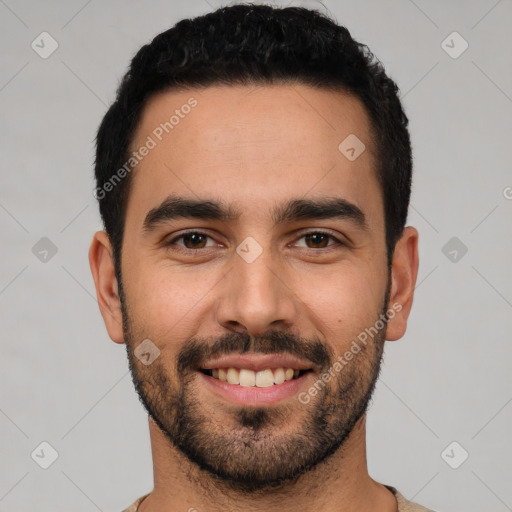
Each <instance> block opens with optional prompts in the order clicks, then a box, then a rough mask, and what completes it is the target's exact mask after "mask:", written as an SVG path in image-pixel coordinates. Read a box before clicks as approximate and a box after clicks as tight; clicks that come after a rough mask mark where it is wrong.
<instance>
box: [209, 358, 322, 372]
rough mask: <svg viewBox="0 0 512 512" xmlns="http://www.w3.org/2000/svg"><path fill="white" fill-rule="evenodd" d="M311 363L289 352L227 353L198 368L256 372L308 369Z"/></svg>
mask: <svg viewBox="0 0 512 512" xmlns="http://www.w3.org/2000/svg"><path fill="white" fill-rule="evenodd" d="M312 367H313V365H312V364H311V363H309V362H307V361H304V360H301V359H298V358H296V357H294V356H292V355H289V354H253V355H249V354H247V355H240V354H234V355H228V356H222V357H219V358H216V359H210V360H209V361H207V362H206V363H205V364H203V365H202V366H201V367H200V368H201V369H202V370H213V369H214V368H246V369H247V370H253V371H255V372H258V371H260V370H266V369H267V368H271V369H274V368H293V369H294V370H309V369H311V368H312Z"/></svg>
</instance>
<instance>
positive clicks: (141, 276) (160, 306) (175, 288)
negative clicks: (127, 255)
mask: <svg viewBox="0 0 512 512" xmlns="http://www.w3.org/2000/svg"><path fill="white" fill-rule="evenodd" d="M217 280H218V279H217ZM215 282H216V280H215V279H214V277H213V276H212V274H211V273H208V274H206V273H201V272H198V271H192V270H190V269H188V270H183V271H180V270H178V269H176V268H171V267H170V266H169V265H167V264H165V263H163V264H156V265H146V266H142V265H141V266H139V267H138V268H137V269H136V270H135V268H134V271H133V272H132V277H131V279H130V286H129V291H128V292H127V297H128V298H129V302H130V308H131V311H132V313H133V316H134V318H135V321H136V322H137V324H138V327H139V328H141V327H142V328H144V329H145V330H146V332H148V333H151V335H153V336H154V337H155V339H158V338H160V337H161V338H163V339H162V341H164V340H165V341H168V340H169V338H170V337H172V339H183V338H184V337H187V336H189V335H190V332H189V329H190V326H191V325H193V326H195V327H196V328H197V325H198V315H201V314H202V304H204V302H205V297H206V296H207V295H208V292H209V290H210V289H211V288H212V287H213V286H214V284H215Z"/></svg>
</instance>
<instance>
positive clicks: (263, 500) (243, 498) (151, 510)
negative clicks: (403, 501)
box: [138, 415, 398, 512]
mask: <svg viewBox="0 0 512 512" xmlns="http://www.w3.org/2000/svg"><path fill="white" fill-rule="evenodd" d="M149 430H150V436H151V448H152V455H153V472H154V484H155V485H154V489H153V491H152V492H151V494H150V495H149V496H148V497H147V498H146V499H145V500H144V501H143V502H142V503H141V505H140V506H139V510H138V512H157V511H163V510H165V511H169V512H172V511H174V510H191V511H192V510H194V509H195V510H196V511H198V512H203V511H206V510H208V511H211V512H217V511H218V512H220V511H225V510H231V509H233V504H236V509H237V510H244V511H247V512H253V511H254V512H256V511H258V512H260V511H263V510H264V511H267V512H288V511H290V512H291V511H295V510H322V511H324V512H339V511H344V512H366V511H368V512H369V511H372V510H380V511H382V512H397V510H398V506H397V501H396V498H395V497H394V496H393V494H392V493H391V492H390V491H389V490H388V489H386V488H385V487H384V486H383V485H381V484H380V483H378V482H376V481H375V480H373V479H372V478H370V476H369V475H368V469H367V461H366V417H365V416H364V415H363V416H362V418H361V419H360V420H359V421H358V423H357V424H356V425H355V427H354V429H353V430H352V432H351V434H350V436H349V437H348V438H347V440H346V441H345V443H344V444H343V446H342V447H341V448H340V449H338V451H337V452H336V453H334V454H333V455H332V456H331V457H330V458H329V459H328V460H326V461H324V462H323V463H321V464H319V465H318V466H316V467H315V468H313V469H311V470H310V471H308V472H307V473H305V474H303V475H301V476H300V477H299V478H298V479H297V480H295V481H293V482H285V483H284V484H282V485H281V486H280V487H276V488H273V489H271V490H270V491H269V490H265V491H263V492H261V493H253V494H246V493H240V492H237V491H235V490H233V489H231V488H229V487H228V486H226V485H225V483H224V482H222V481H221V480H219V479H218V478H217V477H216V476H214V475H211V474H210V473H208V472H206V471H203V470H201V469H200V468H198V467H197V466H196V465H195V464H193V463H192V462H190V461H189V460H188V459H187V458H185V457H184V456H183V454H182V453H181V452H180V451H179V450H177V449H176V448H175V447H174V446H173V445H172V444H171V443H170V442H169V440H168V439H167V438H166V437H165V436H164V434H163V433H162V432H161V430H160V429H159V428H158V426H157V425H156V424H155V423H154V422H153V420H152V419H151V418H150V419H149Z"/></svg>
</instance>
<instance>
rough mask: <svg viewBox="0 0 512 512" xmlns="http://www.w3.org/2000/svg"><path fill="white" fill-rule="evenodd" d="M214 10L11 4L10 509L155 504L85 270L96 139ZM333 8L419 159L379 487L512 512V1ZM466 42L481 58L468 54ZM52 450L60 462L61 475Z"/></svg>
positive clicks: (6, 487)
mask: <svg viewBox="0 0 512 512" xmlns="http://www.w3.org/2000/svg"><path fill="white" fill-rule="evenodd" d="M288 4H290V2H288V1H284V2H280V3H279V5H282V6H284V5H288ZM291 4H293V5H304V6H311V5H314V4H315V2H312V1H309V2H291ZM220 5H221V2H220V1H216V0H208V1H206V0H187V1H186V2H185V1H176V2H170V1H163V0H160V1H153V2H147V3H143V2H141V1H139V2H136V1H124V2H121V1H120V0H119V1H114V0H109V1H102V2H100V1H99V0H92V1H88V2H87V1H84V0H73V1H68V2H64V1H60V2H58V1H46V2H36V1H14V0H5V1H3V0H0V38H1V47H2V54H3V55H2V61H1V78H0V108H1V112H2V118H1V126H0V130H1V140H2V146H1V152H2V153H1V158H0V162H1V168H2V171H1V181H0V228H1V233H2V241H3V243H2V246H1V247H2V248H1V254H2V264H1V268H0V309H1V326H2V330H1V335H2V345H1V347H2V352H1V359H0V371H1V375H2V384H1V400H0V435H1V444H0V446H1V448H0V449H1V453H0V460H1V472H0V510H2V511H7V510H9V511H29V510H30V511H33V510H38V511H41V512H44V511H48V512H49V511H55V510H67V511H76V512H82V511H92V510H101V511H113V512H119V511H120V510H121V509H122V508H124V507H125V506H127V505H128V504H130V503H131V502H132V501H133V500H134V499H135V498H136V497H138V496H140V495H142V494H144V493H146V492H149V491H150V490H151V489H152V485H153V476H152V460H151V452H150V441H149V433H148V424H147V415H146V414H145V412H144V410H143V408H142V406H141V405H140V404H139V402H138V398H137V396H136V393H135V391H134V388H133V385H132V382H131V378H130V375H129V373H128V366H127V360H126V354H125V347H124V346H122V345H121V346H120V345H116V344H115V343H113V342H112V341H111V340H110V339H109V337H108V336H107V333H106V330H105V328H104V325H103V321H102V318H101V316H100V313H99V310H98V305H97V302H96V298H95V292H94V285H93V280H92V277H91V273H90V269H89V264H88V260H87V251H88V248H89V244H90V241H91V237H92V234H93V232H94V231H95V230H97V229H101V223H100V218H99V214H98V210H97V206H96V202H95V199H94V198H93V196H92V190H93V188H94V181H93V170H92V166H93V157H94V137H95V132H96V129H97V127H98V124H99V122H100V120H101V117H102V116H103V114H104V112H105V111H106V106H107V105H108V104H109V103H110V102H111V101H112V100H113V98H114V93H115V89H116V87H117V84H118V82H119V80H120V78H121V76H122V75H123V73H124V71H125V69H126V66H127V65H128V62H129V59H130V58H131V57H132V56H133V54H134V53H135V52H136V50H137V49H138V48H139V47H140V46H141V45H142V44H143V43H146V42H147V41H149V40H150V39H151V38H152V37H154V36H155V35H156V34H157V33H159V32H160V31H162V30H164V29H167V28H169V27H170V26H172V25H173V24H174V23H175V22H176V21H178V20H179V19H181V18H182V17H192V16H195V15H199V14H203V13H205V12H207V11H209V10H211V9H212V8H216V7H218V6H220ZM325 5H326V6H327V7H328V9H329V10H330V11H331V12H332V14H333V15H334V16H335V17H336V19H337V20H338V22H339V23H341V24H344V25H346V26H347V27H348V28H349V30H350V31H351V33H352V35H353V36H354V37H355V38H356V39H358V40H360V41H361V42H364V43H366V44H368V45H369V47H370V49H372V50H373V51H374V52H375V54H376V55H377V56H378V57H379V58H380V60H381V61H382V62H383V63H384V65H385V67H386V69H387V71H388V72H389V74H390V75H391V76H392V77H393V78H394V79H395V80H396V81H397V83H398V85H399V86H400V88H401V91H402V98H403V102H404V106H405V109H406V113H407V115H408V116H409V118H410V129H411V136H412V142H413V150H414V157H415V176H414V187H413V197H412V204H411V210H410V217H409V224H411V225H414V226H416V227H417V228H418V230H419V232H420V270H419V276H418V288H417V290H416V297H415V303H414V307H413V311H412V315H411V318H410V324H409V329H408V332H407V334H406V336H405V337H404V338H403V339H402V340H400V341H397V342H390V343H388V344H387V346H386V354H385V363H384V367H383V370H382V374H381V379H380V382H379V383H378V387H377V390H376V394H375V398H374V401H373V404H372V406H371V409H370V413H369V417H368V464H369V470H370V474H371V475H372V477H373V478H375V479H376V480H378V481H380V482H382V483H386V484H389V485H393V486H395V487H397V488H398V489H399V490H400V491H401V492H402V493H403V494H404V495H405V496H406V497H407V498H408V499H412V500H414V501H418V502H419V503H422V504H424V505H426V506H429V507H431V508H433V509H435V510H437V511H447V512H448V511H467V512H471V511H474V512H476V511H480V510H485V511H486V512H492V511H496V512H500V511H505V510H512V486H511V485H510V482H511V481H512V478H511V477H512V449H511V443H510V432H511V423H512V404H511V401H512V386H511V377H510V371H509V366H510V362H511V354H512V343H511V341H510V332H511V328H512V314H511V313H512V272H511V270H510V262H511V255H512V237H511V236H510V235H511V232H512V230H511V228H512V199H511V198H512V188H510V187H512V172H511V167H510V165H511V164H510V160H511V153H512V152H511V150H510V144H511V143H510V136H511V134H512V133H511V122H510V118H511V114H512V72H511V66H510V55H512V39H511V38H510V35H509V31H510V26H511V21H512V3H511V1H510V0H501V1H496V0H485V1H484V0H481V1H466V2H463V1H458V2H457V1H453V0H452V1H445V0H443V1H430V2H427V1H421V0H415V1H412V0H396V1H385V2H377V1H360V2H355V1H353V0H351V1H337V2H334V1H331V2H328V1H327V2H325ZM43 31H47V32H48V33H49V34H51V36H52V37H53V38H54V39H55V40H56V41H57V42H58V45H59V46H58V48H57V50H56V51H55V52H54V53H53V54H52V55H51V56H49V57H48V58H46V59H43V58H41V57H40V56H39V54H38V53H36V51H34V50H33V49H32V47H31V43H32V41H34V40H35V41H36V43H37V42H38V41H39V45H40V46H43V44H44V47H45V49H46V50H48V49H49V48H50V42H49V40H48V39H45V41H46V42H44V43H41V38H39V37H38V36H39V34H41V32H43ZM453 31H457V32H458V33H459V34H460V35H461V36H462V37H463V38H464V40H466V41H467V42H468V44H469V47H468V49H467V50H466V51H465V52H464V53H462V54H461V55H460V56H458V57H457V58H453V57H452V56H450V55H449V54H448V53H447V51H445V50H448V51H450V52H451V53H452V54H456V53H458V52H459V51H460V50H461V49H462V48H463V46H462V44H463V41H462V40H461V39H458V38H457V36H455V39H454V38H453V36H452V37H451V38H448V40H447V41H446V42H445V43H442V42H443V41H444V40H445V39H446V38H447V36H449V35H450V34H451V33H452V32H453ZM44 37H47V36H44ZM450 47H451V48H450ZM40 51H42V49H41V50H40ZM507 187H508V188H507ZM43 237H46V238H48V239H49V240H51V242H52V243H53V244H54V245H55V247H56V249H57V252H56V254H54V255H53V254H52V252H51V250H50V251H49V252H48V253H44V250H45V247H46V250H48V241H47V240H43V241H42V242H40V239H41V238H43ZM452 237H457V238H458V240H459V241H455V242H453V241H452V242H451V244H455V245H448V246H447V247H445V244H447V243H448V241H449V240H450V239H452ZM38 243H39V245H36V244H38ZM45 244H46V245H45ZM461 244H464V246H465V247H467V249H468V252H467V253H466V254H463V250H461V249H463V246H462V245H461ZM34 246H35V249H33V248H34ZM443 248H444V249H443ZM454 250H455V251H456V252H455V253H454V252H453V251H454ZM453 259H455V260H456V261H452V260H453ZM43 441H46V442H48V443H49V444H50V445H51V446H52V447H53V448H54V449H55V450H56V451H57V452H58V458H57V459H56V461H55V462H54V463H53V464H52V465H51V466H50V467H48V469H42V468H41V467H40V466H39V465H38V463H41V461H42V460H43V459H44V458H45V457H46V460H47V461H49V460H50V459H49V457H50V451H49V450H48V448H45V447H44V446H43V448H42V449H43V451H42V452H41V447H40V443H41V442H43ZM454 441H456V442H457V443H458V444H457V445H452V446H451V447H450V448H449V449H448V450H447V451H445V449H446V448H447V447H448V446H449V445H450V444H451V443H452V442H454ZM34 450H35V453H36V454H37V453H39V458H38V457H37V455H34V456H33V457H32V456H31V454H32V453H33V452H34ZM463 450H465V451H467V452H468V453H469V458H468V459H467V460H466V461H464V463H463V464H461V465H460V466H459V467H458V468H457V469H453V468H452V467H450V466H449V465H448V463H447V461H448V462H450V464H451V465H454V466H456V465H458V464H460V462H461V461H462V460H463V455H464V452H463ZM443 452H444V453H445V455H444V457H443V456H442V453H443ZM43 454H44V455H43ZM36 460H37V462H38V463H36Z"/></svg>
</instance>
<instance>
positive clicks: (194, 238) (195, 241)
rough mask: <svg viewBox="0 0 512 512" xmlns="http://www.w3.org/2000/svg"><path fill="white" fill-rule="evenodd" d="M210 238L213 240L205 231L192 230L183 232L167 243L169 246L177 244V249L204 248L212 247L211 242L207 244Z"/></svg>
mask: <svg viewBox="0 0 512 512" xmlns="http://www.w3.org/2000/svg"><path fill="white" fill-rule="evenodd" d="M208 239H210V240H213V239H212V238H211V237H210V236H208V235H207V234H205V233H201V232H199V231H190V232H188V233H182V234H181V235H179V236H177V237H175V238H173V239H172V240H170V241H169V242H168V243H166V244H165V245H166V246H167V247H172V246H173V245H174V246H176V247H175V248H176V249H183V250H191V251H193V250H197V249H204V248H206V247H212V245H211V244H210V245H209V246H207V245H206V244H207V241H208ZM178 240H182V241H183V242H182V243H177V242H178ZM214 245H215V244H214Z"/></svg>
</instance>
